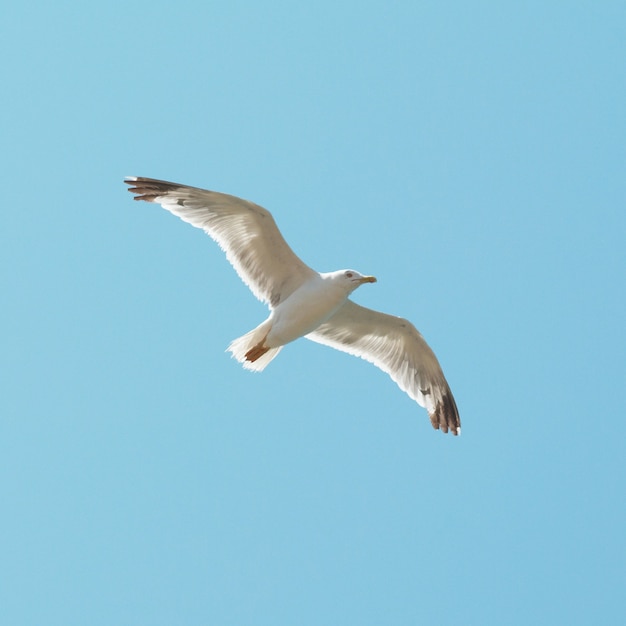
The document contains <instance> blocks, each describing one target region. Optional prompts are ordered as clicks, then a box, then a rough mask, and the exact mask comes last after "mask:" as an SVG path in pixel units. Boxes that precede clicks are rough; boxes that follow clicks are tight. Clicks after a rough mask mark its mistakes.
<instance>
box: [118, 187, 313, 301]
mask: <svg viewBox="0 0 626 626" xmlns="http://www.w3.org/2000/svg"><path fill="white" fill-rule="evenodd" d="M124 182H126V184H128V185H130V189H129V190H128V191H130V192H131V193H134V194H135V200H145V201H147V202H156V203H158V204H160V205H161V206H162V207H163V208H164V209H167V210H168V211H169V212H170V213H173V214H174V215H177V216H178V217H180V218H181V219H182V220H184V221H185V222H188V223H189V224H191V225H192V226H195V227H196V228H202V229H203V230H204V231H205V232H206V233H207V234H208V235H209V236H210V237H211V238H212V239H214V240H215V241H216V242H217V243H218V244H219V246H220V247H221V248H222V250H224V252H226V258H227V259H228V260H229V261H230V263H231V264H232V266H233V267H234V268H235V271H236V272H237V274H239V277H240V278H241V279H242V280H243V281H244V282H245V283H246V285H248V287H249V288H250V290H251V291H252V293H254V295H255V296H256V297H257V298H258V299H259V300H261V301H263V302H267V303H268V304H269V305H270V307H276V306H278V304H279V303H280V302H282V301H283V300H285V299H286V298H287V297H288V296H289V295H291V294H292V293H293V292H294V291H295V290H296V289H297V288H298V287H299V286H300V285H301V284H302V283H304V282H305V281H306V280H308V279H309V278H311V277H313V276H315V275H316V272H315V271H314V270H312V269H311V268H310V267H309V266H308V265H306V264H305V263H304V262H302V261H301V260H300V259H299V258H298V257H297V256H296V254H295V253H294V252H293V250H292V249H291V248H290V247H289V245H288V244H287V242H286V241H285V239H284V238H283V236H282V235H281V233H280V231H279V230H278V227H277V226H276V222H275V221H274V218H273V217H272V215H271V213H270V212H269V211H267V210H266V209H264V208H263V207H260V206H258V205H257V204H253V203H252V202H248V201H247V200H242V199H241V198H237V197H235V196H229V195H228V194H225V193H217V192H216V191H207V190H205V189H198V188H197V187H188V186H186V185H179V184H177V183H168V182H166V181H164V180H155V179H152V178H135V177H129V178H127V179H126V180H125V181H124Z"/></svg>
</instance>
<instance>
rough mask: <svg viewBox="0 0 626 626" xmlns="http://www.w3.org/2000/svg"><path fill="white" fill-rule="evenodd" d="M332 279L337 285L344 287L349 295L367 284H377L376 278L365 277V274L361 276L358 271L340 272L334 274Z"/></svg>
mask: <svg viewBox="0 0 626 626" xmlns="http://www.w3.org/2000/svg"><path fill="white" fill-rule="evenodd" d="M331 279H332V281H333V282H334V283H335V284H337V285H340V286H341V287H343V288H344V289H345V290H346V291H347V292H348V293H352V292H353V291H354V290H355V289H356V288H357V287H360V286H361V285H364V284H365V283H375V282H376V278H374V276H364V275H363V274H359V272H357V271H356V270H339V271H338V272H332V274H331Z"/></svg>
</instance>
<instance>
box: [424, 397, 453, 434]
mask: <svg viewBox="0 0 626 626" xmlns="http://www.w3.org/2000/svg"><path fill="white" fill-rule="evenodd" d="M429 417H430V422H431V424H432V425H433V428H434V429H435V430H441V431H442V432H444V433H447V432H448V431H449V432H451V433H452V434H453V435H455V436H456V435H460V434H461V418H460V417H459V410H458V409H457V406H456V402H455V401H454V396H453V395H452V394H451V393H447V394H445V395H444V396H443V398H442V399H441V402H440V403H439V404H438V405H437V406H436V407H435V410H434V411H433V413H432V414H431V415H430V416H429Z"/></svg>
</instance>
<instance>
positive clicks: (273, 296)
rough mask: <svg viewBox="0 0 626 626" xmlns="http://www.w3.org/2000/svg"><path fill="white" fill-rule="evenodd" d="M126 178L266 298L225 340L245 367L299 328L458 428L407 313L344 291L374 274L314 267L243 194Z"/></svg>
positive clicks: (436, 420) (447, 426) (258, 366)
mask: <svg viewBox="0 0 626 626" xmlns="http://www.w3.org/2000/svg"><path fill="white" fill-rule="evenodd" d="M126 182H127V184H129V185H131V188H130V189H129V191H131V192H132V193H134V194H136V197H135V200H146V201H149V202H157V203H159V204H161V205H162V206H163V207H164V208H165V209H167V210H168V211H170V212H171V213H174V214H175V215H178V216H179V217H180V218H181V219H183V220H184V221H186V222H189V223H190V224H192V225H193V226H196V227H198V228H202V229H203V230H204V231H205V232H206V233H207V234H209V235H210V236H211V237H212V238H213V239H215V240H216V241H217V243H218V244H219V245H220V246H221V247H222V249H223V250H224V251H225V252H226V256H227V258H228V260H229V261H230V262H231V263H232V265H233V266H234V268H235V270H236V271H237V273H238V274H239V276H240V277H241V278H242V280H243V281H244V282H245V283H246V284H247V285H248V286H249V287H250V289H251V290H252V292H253V293H254V294H255V295H256V296H257V297H258V298H259V299H260V300H262V301H264V302H266V303H267V304H268V306H269V309H270V315H269V317H268V318H267V319H266V320H265V321H264V322H263V323H261V324H260V325H259V326H257V327H256V328H255V329H253V330H251V331H250V332H249V333H246V334H245V335H243V336H242V337H239V338H238V339H235V340H234V341H233V342H232V343H231V344H230V346H229V347H228V350H229V351H230V352H231V353H232V355H233V357H234V358H236V359H237V360H238V361H239V362H241V363H242V364H243V366H244V367H245V368H247V369H251V370H255V371H260V370H262V369H264V368H265V367H266V366H267V365H268V363H269V362H270V361H271V360H272V359H273V358H275V357H276V356H277V354H278V353H279V352H280V350H281V348H282V347H283V346H284V345H286V344H288V343H290V342H292V341H294V340H296V339H298V338H299V337H303V336H304V337H306V338H307V339H311V340H312V341H315V342H318V343H322V344H325V345H328V346H331V347H333V348H336V349H338V350H342V351H344V352H348V353H349V354H353V355H355V356H360V357H361V358H363V359H365V360H367V361H370V362H371V363H374V364H375V365H376V366H378V367H380V368H381V369H382V370H383V371H385V372H387V373H388V374H389V375H390V376H391V378H392V379H393V380H395V381H396V383H397V384H398V385H399V387H400V388H401V389H402V390H403V391H406V393H407V394H408V395H409V396H410V397H411V398H413V399H414V400H416V401H417V402H418V403H419V404H420V405H421V406H423V407H425V408H426V409H427V410H428V413H429V416H430V419H431V423H432V425H433V426H434V427H435V428H441V430H442V431H443V432H448V430H450V431H451V432H452V433H454V434H455V435H456V434H459V433H460V419H459V414H458V411H457V408H456V404H455V402H454V398H453V396H452V393H451V392H450V389H449V387H448V384H447V382H446V379H445V377H444V375H443V372H442V371H441V367H440V366H439V363H438V361H437V359H436V357H435V355H434V353H433V352H432V350H431V349H430V348H429V347H428V345H427V344H426V342H425V341H424V339H423V337H422V336H421V335H420V333H419V332H418V331H417V330H416V329H415V327H414V326H413V325H412V324H411V323H410V322H408V321H407V320H405V319H402V318H399V317H394V316H392V315H386V314H384V313H379V312H378V311H373V310H371V309H366V308H365V307H361V306H359V305H357V304H355V303H354V302H352V301H351V300H350V299H349V296H350V294H351V293H352V292H353V291H354V290H355V289H357V288H358V287H359V286H360V285H362V284H364V283H371V282H376V279H375V278H374V277H373V276H364V275H362V274H360V273H359V272H357V271H355V270H339V271H336V272H328V273H318V272H316V271H314V270H313V269H311V268H310V267H308V266H307V265H306V264H304V263H303V262H302V261H301V260H300V259H299V258H298V257H297V256H296V255H295V254H294V252H293V251H292V250H291V248H290V247H289V246H288V245H287V242H286V241H285V240H284V239H283V237H282V235H281V234H280V231H279V230H278V228H277V226H276V224H275V222H274V219H273V218H272V216H271V214H270V213H269V212H268V211H267V210H266V209H263V208H262V207H260V206H258V205H256V204H253V203H251V202H248V201H246V200H242V199H240V198H237V197H235V196H230V195H227V194H221V193H217V192H214V191H207V190H204V189H198V188H195V187H188V186H185V185H178V184H176V183H168V182H166V181H160V180H154V179H151V178H128V179H126Z"/></svg>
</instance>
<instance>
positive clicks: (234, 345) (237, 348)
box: [227, 320, 282, 372]
mask: <svg viewBox="0 0 626 626" xmlns="http://www.w3.org/2000/svg"><path fill="white" fill-rule="evenodd" d="M270 327H271V325H270V324H268V320H266V321H265V322H263V323H262V324H261V325H260V326H257V327H256V328H255V329H254V330H251V331H250V332H249V333H246V334H245V335H243V336H242V337H239V338H237V339H234V340H233V341H231V343H230V345H229V346H228V348H227V351H228V352H230V353H231V354H232V356H233V358H234V359H237V361H239V363H241V364H242V365H243V366H244V368H245V369H247V370H251V371H253V372H260V371H262V370H264V369H265V368H266V367H267V365H269V362H270V361H271V360H272V359H273V358H275V357H276V356H277V355H278V353H279V352H280V351H281V349H282V346H278V348H270V349H269V350H268V351H267V352H266V353H265V354H263V355H261V356H260V357H259V358H258V359H257V360H256V361H249V360H248V359H247V358H246V354H247V353H248V352H249V351H250V350H251V349H252V348H254V347H255V346H257V345H258V344H259V343H260V342H261V341H263V339H265V337H266V336H267V333H268V332H269V330H270Z"/></svg>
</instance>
